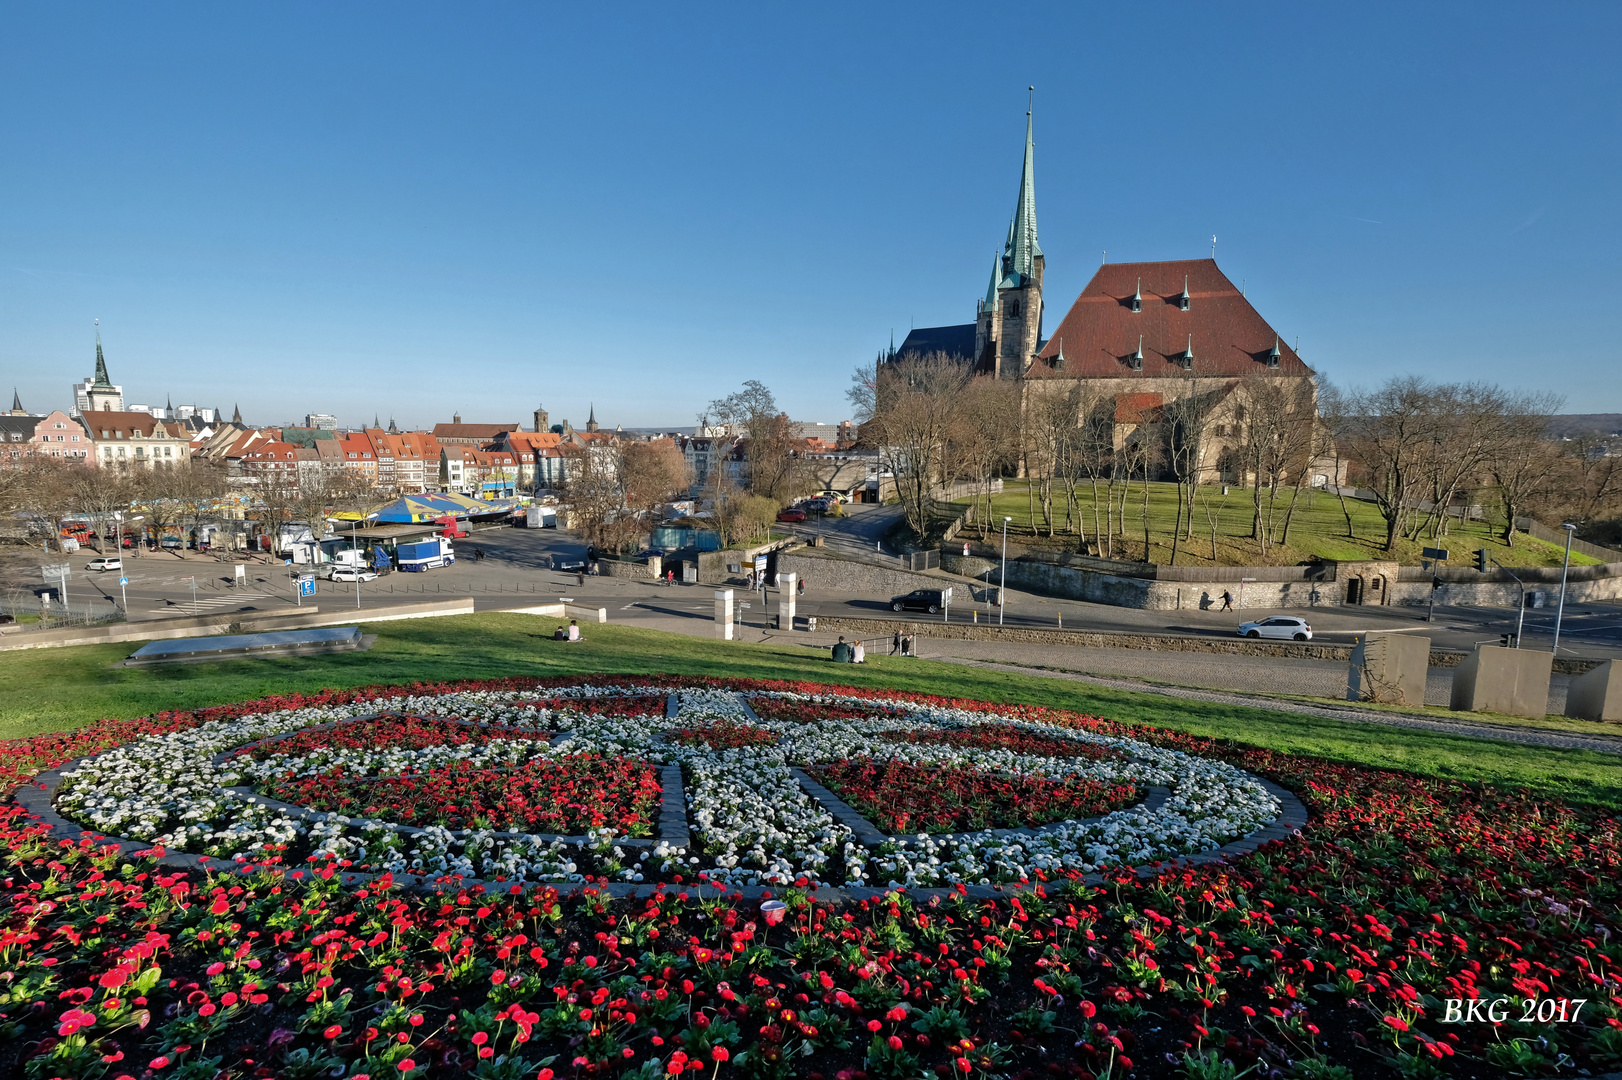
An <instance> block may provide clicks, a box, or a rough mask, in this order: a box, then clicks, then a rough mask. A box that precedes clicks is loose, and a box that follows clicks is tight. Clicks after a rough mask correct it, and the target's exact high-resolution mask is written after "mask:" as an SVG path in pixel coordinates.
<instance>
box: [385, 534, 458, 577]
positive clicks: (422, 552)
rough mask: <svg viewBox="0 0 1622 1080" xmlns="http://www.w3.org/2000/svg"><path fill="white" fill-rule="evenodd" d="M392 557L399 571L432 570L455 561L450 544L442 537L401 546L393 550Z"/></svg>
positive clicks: (454, 554)
mask: <svg viewBox="0 0 1622 1080" xmlns="http://www.w3.org/2000/svg"><path fill="white" fill-rule="evenodd" d="M394 555H395V561H396V562H397V563H399V565H400V569H401V570H408V571H418V570H432V569H433V568H435V567H437V566H449V565H451V564H452V563H454V562H455V561H456V553H455V551H454V550H453V549H452V548H451V542H450V541H449V540H447V539H446V538H445V537H443V536H436V537H434V538H433V539H431V540H423V541H421V542H419V543H415V544H401V545H400V546H399V547H397V548H395V552H394Z"/></svg>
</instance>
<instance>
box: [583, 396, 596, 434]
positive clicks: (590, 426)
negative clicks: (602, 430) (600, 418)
mask: <svg viewBox="0 0 1622 1080" xmlns="http://www.w3.org/2000/svg"><path fill="white" fill-rule="evenodd" d="M586 430H587V431H593V432H594V431H596V430H597V405H596V403H593V404H592V406H591V415H589V416H587V417H586Z"/></svg>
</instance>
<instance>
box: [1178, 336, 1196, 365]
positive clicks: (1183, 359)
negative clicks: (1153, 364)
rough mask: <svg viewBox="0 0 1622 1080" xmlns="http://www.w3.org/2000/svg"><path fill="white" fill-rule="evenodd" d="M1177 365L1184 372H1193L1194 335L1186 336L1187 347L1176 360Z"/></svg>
mask: <svg viewBox="0 0 1622 1080" xmlns="http://www.w3.org/2000/svg"><path fill="white" fill-rule="evenodd" d="M1177 364H1178V366H1179V367H1181V368H1182V369H1183V370H1184V371H1193V370H1194V335H1193V334H1190V335H1188V347H1187V348H1185V349H1184V350H1183V355H1181V356H1179V357H1178V358H1177Z"/></svg>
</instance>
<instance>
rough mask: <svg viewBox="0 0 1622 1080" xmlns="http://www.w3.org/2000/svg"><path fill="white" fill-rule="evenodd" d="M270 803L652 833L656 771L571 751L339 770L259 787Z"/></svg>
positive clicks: (477, 825) (419, 820)
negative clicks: (505, 761)
mask: <svg viewBox="0 0 1622 1080" xmlns="http://www.w3.org/2000/svg"><path fill="white" fill-rule="evenodd" d="M259 790H260V791H262V792H263V793H264V794H266V795H269V796H270V797H271V798H274V799H280V800H282V801H284V802H291V803H297V804H299V805H301V806H308V807H310V808H312V809H315V810H326V811H330V812H333V813H339V814H349V815H354V816H360V817H367V818H377V819H379V820H383V821H391V822H397V823H399V824H404V825H418V826H421V825H439V826H443V827H445V828H447V829H497V830H502V831H507V832H525V833H564V834H579V833H585V832H587V831H590V830H595V829H609V830H611V831H612V833H613V835H615V836H631V837H642V836H651V835H652V825H651V823H652V821H653V819H654V817H655V816H656V812H657V808H658V805H659V797H660V794H661V790H662V789H661V788H660V784H659V777H658V774H657V773H656V772H655V771H654V770H653V769H652V768H651V767H650V766H648V765H647V764H645V763H641V762H634V761H630V760H627V759H625V758H614V757H605V756H603V755H601V754H575V755H572V756H569V757H564V758H559V759H557V760H551V761H546V760H542V761H529V762H525V763H524V764H522V765H518V766H515V767H513V768H510V769H490V768H486V767H483V766H481V765H479V764H476V763H473V762H469V761H452V762H449V763H448V764H445V765H442V766H438V767H433V768H426V769H421V770H417V771H412V772H409V773H407V774H405V775H400V776H391V777H367V776H365V775H364V774H362V775H361V776H360V777H355V776H352V775H350V774H348V773H346V772H345V770H344V767H343V766H342V765H339V766H336V767H334V768H332V769H328V770H326V771H323V772H319V773H316V774H314V775H306V776H292V775H288V776H284V777H282V778H280V779H278V780H274V781H271V782H268V783H264V784H261V785H260V786H259Z"/></svg>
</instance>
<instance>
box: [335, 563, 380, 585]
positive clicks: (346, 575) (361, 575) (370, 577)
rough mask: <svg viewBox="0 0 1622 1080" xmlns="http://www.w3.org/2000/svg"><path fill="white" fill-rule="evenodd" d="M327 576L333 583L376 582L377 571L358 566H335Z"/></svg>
mask: <svg viewBox="0 0 1622 1080" xmlns="http://www.w3.org/2000/svg"><path fill="white" fill-rule="evenodd" d="M328 576H329V577H330V578H331V579H332V580H333V581H376V580H377V571H375V570H367V569H364V568H362V567H358V566H335V567H333V568H332V573H331V574H330V575H328Z"/></svg>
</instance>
